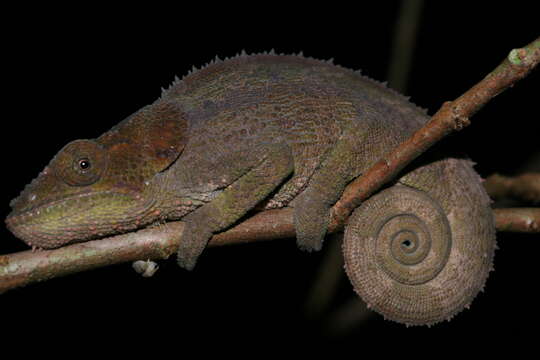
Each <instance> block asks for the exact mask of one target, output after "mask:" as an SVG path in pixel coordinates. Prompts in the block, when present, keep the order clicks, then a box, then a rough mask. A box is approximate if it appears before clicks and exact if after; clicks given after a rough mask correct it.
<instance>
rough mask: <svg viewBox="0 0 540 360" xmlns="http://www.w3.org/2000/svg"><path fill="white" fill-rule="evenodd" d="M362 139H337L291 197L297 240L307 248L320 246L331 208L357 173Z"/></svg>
mask: <svg viewBox="0 0 540 360" xmlns="http://www.w3.org/2000/svg"><path fill="white" fill-rule="evenodd" d="M356 141H361V139H358V138H357V139H355V140H353V139H351V138H350V137H348V138H344V139H341V140H339V141H338V142H337V143H336V145H335V147H334V149H332V150H331V152H330V153H329V154H328V157H327V158H326V159H325V160H324V161H323V163H322V164H321V167H320V168H319V169H318V170H317V171H316V172H315V174H314V175H313V177H312V178H311V180H310V182H309V184H308V186H307V188H306V189H305V190H304V191H303V192H302V193H301V194H299V195H298V197H297V198H296V199H295V200H294V221H295V229H296V243H297V245H298V247H299V248H300V249H302V250H306V251H313V250H315V251H318V250H320V249H321V247H322V244H323V240H324V237H325V235H326V231H327V228H328V221H329V217H330V208H331V207H332V205H333V204H335V202H336V201H337V200H338V199H339V197H340V196H341V194H342V192H343V189H344V188H345V186H346V185H347V184H348V183H349V182H350V181H351V180H352V179H353V178H354V177H355V176H356V175H357V169H358V163H359V162H361V159H359V158H358V155H357V154H358V150H357V148H358V144H356V145H355V142H356Z"/></svg>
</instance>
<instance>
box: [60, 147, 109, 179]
mask: <svg viewBox="0 0 540 360" xmlns="http://www.w3.org/2000/svg"><path fill="white" fill-rule="evenodd" d="M81 162H86V163H87V164H88V165H89V166H88V167H87V168H86V169H83V168H82V166H81ZM107 163H108V156H107V151H106V150H105V149H104V148H103V147H102V146H101V145H100V144H99V143H97V142H95V141H93V140H75V141H73V142H71V143H69V144H67V145H66V146H65V147H64V148H63V149H62V151H61V152H60V153H59V154H58V156H57V158H56V159H55V161H54V165H53V168H54V169H55V170H56V173H57V176H58V177H59V178H60V179H61V180H62V181H63V182H65V183H66V184H68V185H72V186H86V185H90V184H93V183H95V182H96V181H97V180H99V179H100V178H101V175H102V174H103V173H104V171H105V169H106V167H107Z"/></svg>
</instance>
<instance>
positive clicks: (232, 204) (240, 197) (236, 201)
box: [177, 145, 294, 270]
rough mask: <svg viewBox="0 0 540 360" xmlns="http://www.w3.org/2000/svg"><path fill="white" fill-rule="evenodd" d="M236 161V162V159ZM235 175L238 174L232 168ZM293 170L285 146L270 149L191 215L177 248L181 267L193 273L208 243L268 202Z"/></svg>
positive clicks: (274, 146) (272, 146)
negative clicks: (255, 163)
mask: <svg viewBox="0 0 540 360" xmlns="http://www.w3.org/2000/svg"><path fill="white" fill-rule="evenodd" d="M233 160H234V159H233ZM231 168H232V171H238V169H236V168H235V167H234V165H233V166H232V167H231ZM293 170H294V166H293V158H292V154H291V151H290V149H289V147H288V146H286V145H270V146H268V148H267V151H266V152H265V154H264V157H263V158H262V159H261V161H260V162H259V164H257V165H256V166H255V167H253V168H252V169H246V173H245V174H244V175H243V176H241V177H240V178H238V180H236V181H235V182H234V183H232V184H231V185H230V186H228V187H227V188H225V190H223V192H221V193H220V194H219V195H218V196H216V197H215V198H214V199H213V200H212V201H211V202H209V203H208V204H205V205H203V206H202V207H200V208H199V209H197V210H195V211H194V212H192V213H190V214H189V215H187V216H186V217H184V218H183V220H184V221H185V222H186V226H185V228H184V232H183V235H182V241H181V242H180V246H179V248H178V254H177V255H178V256H177V259H178V264H179V265H180V266H181V267H183V268H185V269H188V270H191V269H193V267H194V266H195V264H196V262H197V259H198V257H199V255H200V254H201V253H202V252H203V250H204V249H205V247H206V245H207V243H208V240H210V238H211V237H212V235H213V234H214V233H216V232H219V231H221V230H224V229H226V228H227V227H229V226H231V225H232V224H234V223H235V222H236V221H238V219H240V218H241V217H242V216H243V215H245V214H246V213H247V212H248V211H249V210H250V209H252V208H253V207H254V206H255V205H257V203H258V202H260V201H261V200H263V199H264V198H266V197H267V196H268V195H269V194H270V193H271V192H272V191H273V190H274V189H275V188H276V187H278V186H279V185H280V184H281V183H282V182H283V180H284V179H285V178H287V177H288V176H289V175H290V174H291V173H292V172H293Z"/></svg>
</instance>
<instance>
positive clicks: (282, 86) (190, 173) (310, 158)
mask: <svg viewBox="0 0 540 360" xmlns="http://www.w3.org/2000/svg"><path fill="white" fill-rule="evenodd" d="M426 121H427V116H426V115H425V114H424V112H423V111H421V110H420V109H418V108H416V107H415V106H413V105H412V104H410V103H409V102H408V101H407V100H406V99H405V98H403V97H402V96H400V95H398V94H396V93H394V92H392V91H390V90H389V89H386V88H385V87H384V86H382V85H381V84H378V83H376V82H374V81H372V80H369V79H367V78H364V77H362V76H361V75H359V74H358V73H355V72H353V71H350V70H347V69H343V68H340V67H337V66H334V65H332V64H329V63H326V62H322V61H317V60H312V59H306V58H302V57H297V56H276V55H270V54H268V55H266V54H265V55H255V56H239V57H236V58H234V59H230V60H226V61H217V62H215V63H212V64H211V65H209V66H207V67H206V68H204V69H202V70H199V71H196V72H194V73H192V74H190V75H188V76H187V77H185V78H184V79H182V80H179V81H176V82H175V83H174V84H173V85H172V86H171V87H170V88H169V89H167V90H165V91H164V92H163V94H162V97H161V98H160V99H158V100H157V101H156V102H154V103H153V104H151V105H149V106H147V107H145V108H143V109H141V110H140V111H138V112H137V113H135V114H134V115H133V116H131V117H129V118H128V119H126V120H124V121H123V122H121V123H120V124H119V125H118V126H116V127H114V128H113V129H111V130H110V131H109V132H107V133H105V134H103V135H102V136H100V137H99V138H98V139H95V140H78V141H75V142H72V143H70V144H68V145H67V146H66V147H65V148H64V149H62V150H61V151H60V152H59V153H58V154H57V155H56V156H55V158H54V159H53V160H52V161H51V163H50V164H49V165H48V166H47V167H46V168H45V170H44V171H43V172H42V173H41V174H40V175H39V177H38V178H37V179H35V180H34V181H33V182H32V183H31V184H30V185H28V186H27V187H26V188H25V190H24V191H23V192H22V194H21V195H20V196H19V197H18V198H17V199H15V200H14V201H13V202H12V203H11V206H12V208H13V211H12V213H11V214H10V216H9V217H8V219H7V220H6V221H7V225H8V227H9V228H10V229H11V231H12V232H13V233H14V234H15V235H16V236H18V237H20V238H21V239H23V240H24V241H26V242H27V243H28V244H30V245H33V246H38V247H44V248H51V247H58V246H62V245H65V244H68V243H70V242H75V241H85V240H88V239H93V238H99V237H102V236H107V235H112V234H116V233H120V232H126V231H131V230H134V229H137V228H141V227H144V226H148V225H149V224H153V223H156V222H163V221H167V220H177V219H183V220H184V221H185V222H186V227H185V231H184V234H183V241H182V243H181V245H180V249H179V252H178V262H179V264H180V265H181V266H182V267H184V268H187V269H192V268H193V267H194V265H195V263H196V260H197V258H198V257H199V255H200V254H201V253H202V251H203V250H204V248H205V247H206V244H207V242H208V240H209V239H210V238H211V236H212V234H214V233H216V232H219V231H222V230H224V229H226V228H227V227H230V226H231V225H233V224H234V223H235V222H237V221H238V220H239V219H240V218H241V217H242V216H244V215H245V214H246V213H247V212H248V211H249V210H251V209H253V208H254V207H255V206H256V205H257V204H260V203H262V204H264V207H265V208H268V209H269V208H280V207H284V206H287V205H289V206H293V207H294V209H295V225H296V231H297V243H298V245H299V247H300V248H302V249H304V250H308V251H310V250H318V249H320V248H321V246H322V243H323V239H324V236H325V234H326V229H327V222H328V216H329V209H330V207H331V206H332V205H333V204H334V203H335V202H336V201H337V200H338V198H339V197H340V195H341V193H342V191H343V189H344V187H345V186H346V184H347V183H348V182H350V181H351V180H352V179H353V178H355V177H357V176H358V175H359V174H361V173H362V172H363V171H364V170H365V169H367V168H368V167H369V166H370V165H372V164H373V163H374V162H375V161H376V160H377V159H379V158H380V157H381V156H382V155H383V154H384V153H386V152H387V151H388V150H389V149H391V148H393V147H394V146H396V145H397V144H398V143H399V142H401V141H402V140H404V139H406V138H407V137H408V136H410V135H411V134H412V133H413V132H414V131H415V130H417V129H418V128H420V127H421V126H422V125H423V124H424V123H425V122H426ZM452 161H453V164H455V165H454V166H455V167H456V168H467V167H468V166H469V165H468V164H467V163H466V162H465V161H463V160H452ZM430 166H431V165H428V168H429V167H430ZM433 166H435V165H433ZM415 171H416V170H413V171H412V172H411V173H415ZM467 171H468V170H467ZM470 171H472V170H470ZM472 174H474V173H472ZM406 176H407V175H405V178H403V179H405V180H403V179H402V180H403V183H406V179H407V178H406ZM437 176H442V177H443V179H445V178H446V177H448V176H455V175H453V173H452V172H447V173H444V172H440V171H439V172H437V171H432V172H428V175H425V174H424V175H423V177H420V178H418V179H420V180H421V181H420V180H418V179H417V178H416V177H414V176H413V177H412V179H416V182H418V183H419V184H420V185H417V184H416V183H415V181H409V182H408V183H407V186H408V187H413V188H417V189H418V190H422V191H425V189H422V186H421V184H423V183H424V182H428V183H430V184H431V185H433V184H434V183H440V186H441V187H443V188H445V189H447V188H448V187H452V186H453V185H454V183H453V182H452V181H441V178H438V177H437ZM470 179H471V181H473V182H479V179H478V178H477V177H470ZM409 180H410V179H409ZM400 181H401V180H400ZM398 185H400V186H404V185H402V184H398ZM396 186H397V185H396ZM436 188H438V187H436ZM468 190H469V191H472V192H473V193H474V194H472V195H471V197H473V198H474V196H476V195H478V194H476V193H481V194H482V195H481V196H479V197H478V196H477V198H478V199H481V200H482V201H481V202H480V204H479V205H478V209H479V210H478V211H476V210H475V211H473V212H472V213H471V214H470V215H471V216H472V217H473V218H474V219H475V220H474V222H475V223H478V224H480V225H479V227H481V228H482V229H484V228H485V229H491V228H492V227H493V223H492V218H491V213H490V212H489V206H488V204H487V203H486V202H485V201H484V200H485V199H487V197H486V196H485V194H484V193H483V190H482V188H481V187H479V186H475V187H472V188H470V189H468ZM445 191H447V192H450V190H445ZM475 194H476V195H475ZM448 198H449V197H448V196H446V197H443V198H442V200H443V202H444V201H446V200H448ZM458 203H459V202H458ZM445 206H446V207H445ZM445 206H442V205H441V207H442V208H443V209H444V211H443V213H444V212H446V215H448V216H449V212H450V213H451V212H452V211H455V207H456V206H457V205H455V204H454V203H452V202H449V203H447V204H446V205H445ZM437 208H438V207H437ZM474 209H476V208H474ZM450 224H451V226H458V227H459V226H460V225H459V223H453V222H452V221H450ZM356 225H357V224H356V223H353V224H352V227H354V228H357V226H356ZM473 233H474V232H472V233H470V234H469V233H466V234H465V235H464V236H469V235H474V234H473ZM484 233H485V234H487V235H486V236H484V235H482V236H483V237H482V236H481V237H482V238H481V239H479V241H481V242H482V243H485V244H487V245H486V248H489V246H491V244H492V243H493V244H494V241H493V234H492V233H493V231H491V232H490V231H487V230H486V231H484V232H482V234H484ZM357 236H360V237H361V236H362V235H354V236H353V235H351V236H349V239H355V238H356V237H357ZM493 246H494V245H493ZM488 253H490V254H491V252H489V251H488ZM469 255H470V256H473V255H474V254H469ZM346 256H348V257H352V258H355V259H356V258H358V254H356V253H355V252H354V251H352V250H351V251H349V253H347V252H346ZM489 260H491V257H489ZM471 261H475V260H474V259H472V260H471ZM482 264H483V263H482ZM477 273H481V274H480V275H481V276H480V275H479V276H480V277H479V278H481V280H482V281H477V282H480V283H483V280H484V279H485V276H484V275H483V274H484V273H482V272H481V271H480V272H478V271H477ZM473 276H474V274H473ZM356 282H357V281H356ZM353 284H355V280H353ZM475 284H476V283H475ZM356 285H357V284H355V286H356ZM477 290H478V289H477V287H473V289H472V291H471V293H476V292H477ZM475 291H476V292H475ZM359 293H361V291H359ZM467 294H468V293H467ZM468 296H469V295H468ZM461 302H462V301H461ZM461 302H460V301H458V303H460V304H461ZM454 312H455V311H454ZM454 312H453V313H454ZM395 318H396V319H397V320H398V321H400V318H399V317H398V316H396V317H395ZM404 321H405V322H407V321H408V322H414V323H416V322H415V321H411V320H410V319H409V317H407V318H405V320H404ZM417 322H422V320H418V321H417ZM425 322H433V319H432V317H430V318H429V319H428V320H427V321H425Z"/></svg>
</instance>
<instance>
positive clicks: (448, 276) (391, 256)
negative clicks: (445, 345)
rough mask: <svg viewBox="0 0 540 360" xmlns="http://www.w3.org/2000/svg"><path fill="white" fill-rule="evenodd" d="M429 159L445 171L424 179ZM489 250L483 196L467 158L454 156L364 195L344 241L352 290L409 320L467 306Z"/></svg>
mask: <svg viewBox="0 0 540 360" xmlns="http://www.w3.org/2000/svg"><path fill="white" fill-rule="evenodd" d="M434 167H435V168H436V167H439V169H437V170H441V169H442V170H441V171H443V172H445V174H446V175H449V176H450V178H448V177H447V176H446V177H445V178H443V179H446V180H442V181H441V183H436V182H434V181H429V180H430V179H431V178H432V175H433V169H434ZM428 174H431V177H430V176H426V175H428ZM405 184H406V185H405ZM494 250H495V236H494V224H493V215H492V214H491V209H490V208H489V199H488V197H487V195H486V194H485V192H484V190H483V188H482V186H481V184H480V181H479V177H478V176H477V175H476V173H474V171H473V170H472V167H471V166H470V164H469V163H468V162H466V161H463V160H456V159H449V160H446V161H445V162H442V163H440V164H438V165H428V166H427V167H426V168H424V169H419V170H418V171H416V170H415V171H414V172H412V173H410V174H408V175H407V176H405V177H404V178H402V179H400V183H398V184H396V185H394V186H392V187H390V188H388V189H385V190H383V191H381V192H380V193H378V194H376V195H375V196H373V197H371V198H370V199H368V200H367V201H366V202H365V203H363V204H362V205H361V206H360V207H359V208H357V209H356V210H355V212H354V213H353V215H352V216H351V218H350V219H349V225H348V226H347V228H346V230H345V237H344V243H343V252H344V257H345V269H346V272H347V275H348V276H349V279H350V281H351V283H352V284H353V287H354V289H355V291H356V292H357V293H358V294H359V295H360V297H362V299H363V300H364V301H365V302H366V303H367V304H368V306H369V307H371V308H372V309H373V310H375V311H376V312H379V313H380V314H382V315H383V316H384V317H385V318H387V319H390V320H393V321H397V322H400V323H404V324H407V325H430V324H434V323H437V322H440V321H442V320H445V319H450V318H451V317H453V316H454V315H455V314H456V313H458V312H459V311H461V310H462V309H463V308H465V307H468V305H469V304H470V302H471V301H472V300H473V299H474V297H475V296H476V294H477V293H478V292H479V291H480V290H481V289H483V286H484V283H485V281H486V279H487V275H488V273H489V271H490V270H491V269H492V260H493V253H494Z"/></svg>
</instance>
